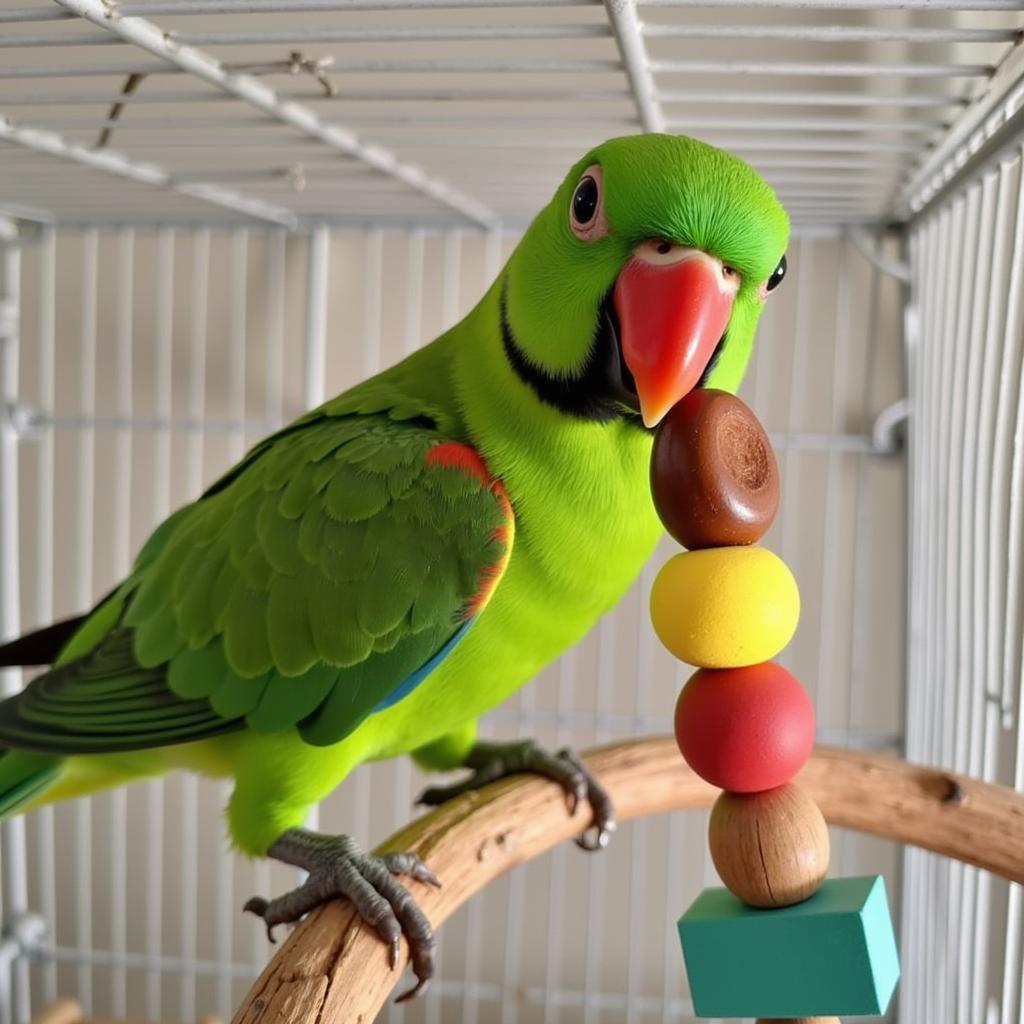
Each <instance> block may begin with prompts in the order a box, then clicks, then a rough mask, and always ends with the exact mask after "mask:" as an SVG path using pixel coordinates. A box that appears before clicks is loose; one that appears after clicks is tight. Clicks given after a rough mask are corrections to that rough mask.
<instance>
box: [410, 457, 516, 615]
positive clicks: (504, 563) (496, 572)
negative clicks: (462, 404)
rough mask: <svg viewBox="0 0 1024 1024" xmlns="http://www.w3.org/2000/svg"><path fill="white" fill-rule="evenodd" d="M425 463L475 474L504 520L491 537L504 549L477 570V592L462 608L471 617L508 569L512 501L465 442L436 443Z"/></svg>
mask: <svg viewBox="0 0 1024 1024" xmlns="http://www.w3.org/2000/svg"><path fill="white" fill-rule="evenodd" d="M425 461H426V464H427V465H428V466H444V467H446V468H449V469H461V470H462V471H463V472H465V473H468V474H469V475H470V476H473V477H475V478H476V479H477V480H479V481H480V482H481V483H482V484H483V485H484V486H485V487H487V488H488V489H489V490H490V491H491V492H492V493H493V494H494V496H495V497H496V498H497V499H498V503H499V505H500V506H501V511H502V514H503V515H504V517H505V522H504V523H503V524H502V525H501V526H499V527H498V528H497V529H496V530H495V531H494V533H493V535H492V537H493V539H494V540H496V541H498V542H499V543H500V544H501V545H502V547H503V548H504V551H503V552H502V554H501V556H500V557H499V558H498V559H497V560H496V561H495V562H493V563H492V564H490V565H487V566H485V567H484V568H483V570H482V572H481V573H480V578H479V584H478V589H477V592H476V594H475V595H474V596H473V598H472V599H471V600H470V601H469V603H468V605H467V606H466V608H465V609H464V610H463V613H462V617H463V619H471V618H473V617H474V616H475V615H479V614H480V612H482V611H483V610H484V608H486V607H487V602H488V601H490V599H491V597H492V596H493V595H494V591H495V589H496V588H497V586H498V581H499V580H500V579H501V577H502V574H503V573H504V572H505V569H506V568H508V561H509V558H510V556H511V554H512V542H513V539H514V537H515V516H514V515H513V513H512V503H511V502H510V501H509V499H508V493H507V492H506V490H505V487H504V485H503V484H502V483H501V481H500V480H496V479H495V478H494V477H493V476H491V473H490V470H489V469H488V468H487V463H486V462H484V460H483V459H482V458H481V457H480V454H479V452H477V450H476V449H475V448H473V447H471V446H470V445H468V444H461V443H460V442H458V441H444V442H442V443H441V444H438V445H435V446H434V447H433V448H431V449H430V451H429V452H427V457H426V460H425Z"/></svg>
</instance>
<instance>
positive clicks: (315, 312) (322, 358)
mask: <svg viewBox="0 0 1024 1024" xmlns="http://www.w3.org/2000/svg"><path fill="white" fill-rule="evenodd" d="M330 258H331V232H330V229H329V228H328V227H327V226H326V225H323V224H320V225H318V226H317V227H315V228H313V230H312V232H311V233H310V236H309V269H308V272H307V277H306V285H307V290H306V345H305V352H304V356H303V366H304V370H305V373H304V377H303V388H302V402H303V405H304V406H305V408H307V409H312V408H314V407H315V406H318V405H320V403H321V402H323V400H324V370H325V367H326V363H327V282H328V275H329V273H330Z"/></svg>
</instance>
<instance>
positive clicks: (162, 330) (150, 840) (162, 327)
mask: <svg viewBox="0 0 1024 1024" xmlns="http://www.w3.org/2000/svg"><path fill="white" fill-rule="evenodd" d="M156 246H157V252H156V304H155V308H154V316H155V324H154V328H155V331H154V333H155V338H156V350H155V353H154V360H153V396H154V402H153V408H154V412H155V413H156V418H157V421H158V422H159V423H161V424H170V422H171V415H172V412H173V398H174V396H173V354H174V349H173V345H174V250H175V235H174V231H173V229H171V228H161V229H160V231H159V232H157V239H156ZM152 469H153V473H152V481H151V486H152V494H153V499H152V501H153V507H152V515H153V525H154V526H156V525H157V524H158V523H160V522H162V521H163V520H164V519H165V518H166V517H167V515H168V514H169V513H170V511H171V431H170V427H169V426H161V427H160V429H159V430H157V431H156V435H155V437H154V438H153V467H152ZM144 792H145V794H146V829H147V833H148V834H147V837H146V842H147V845H146V889H147V894H148V898H147V900H146V915H145V934H146V940H145V942H146V953H147V954H148V955H149V956H151V957H153V958H154V959H156V958H158V957H159V956H160V954H161V951H162V949H163V927H164V808H165V806H166V792H165V788H164V782H163V780H162V779H150V780H149V781H147V782H146V784H145V787H144ZM162 990H163V985H162V975H161V972H160V970H159V969H158V968H156V967H152V968H149V969H147V971H146V1014H147V1016H148V1017H149V1018H150V1019H151V1020H158V1019H159V1018H160V1016H161V1006H162V995H163V991H162Z"/></svg>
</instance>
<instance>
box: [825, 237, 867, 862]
mask: <svg viewBox="0 0 1024 1024" xmlns="http://www.w3.org/2000/svg"><path fill="white" fill-rule="evenodd" d="M877 244H879V245H880V244H881V238H879V239H878V240H877ZM846 270H848V267H844V269H843V270H842V271H841V273H842V275H843V278H842V280H845V279H846ZM840 284H841V288H842V290H845V292H846V297H845V301H844V298H843V295H842V294H840V295H839V296H837V311H838V310H839V309H841V308H843V307H846V308H845V312H844V313H842V314H840V315H842V316H843V317H844V321H843V322H846V320H845V318H846V317H849V316H852V315H853V310H852V304H851V303H850V294H849V293H850V289H849V286H848V284H847V285H846V286H845V287H843V286H842V281H841V282H840ZM881 290H882V275H881V273H880V272H879V270H878V269H877V268H876V267H872V268H871V277H870V279H869V282H868V296H867V308H868V317H867V324H866V337H865V340H864V345H865V348H866V350H867V351H866V353H865V357H864V389H863V393H862V397H861V415H863V416H867V415H868V413H869V409H870V396H871V389H872V379H873V375H874V361H875V358H876V356H877V354H878V335H879V326H880V325H879V319H880V312H881V310H880V306H881ZM837 328H838V330H839V331H840V334H839V337H840V338H841V339H842V344H843V346H844V348H848V346H849V332H848V330H846V329H845V328H843V327H841V326H840V325H839V323H837ZM840 367H842V369H841V370H840ZM835 368H836V371H837V373H839V372H842V373H843V374H844V375H845V374H846V372H847V369H848V358H847V356H846V355H844V356H843V357H842V358H841V359H839V358H837V361H836V366H835ZM837 379H841V378H837ZM837 429H841V428H840V427H837ZM829 458H830V459H831V458H832V453H829ZM867 471H868V457H867V456H866V455H864V454H860V455H858V456H857V465H856V467H855V472H854V492H853V543H852V551H853V553H854V558H853V566H852V570H851V573H852V577H853V579H852V580H851V590H852V592H853V596H852V599H851V601H850V642H849V649H848V651H847V655H846V665H847V671H846V726H847V729H850V728H852V727H853V723H854V722H855V721H856V720H857V717H858V715H857V712H858V710H859V709H858V707H857V697H858V695H860V694H861V693H862V692H863V689H864V687H863V686H862V683H863V681H864V675H865V670H864V661H865V653H864V652H865V648H866V647H867V645H868V642H869V641H868V639H867V637H866V621H867V609H868V607H869V604H870V602H871V599H872V597H871V589H870V585H869V584H870V582H871V581H870V577H869V572H868V570H869V566H868V565H867V564H866V562H862V560H861V559H860V558H857V557H856V554H857V552H860V551H865V550H869V549H870V538H871V531H870V525H869V524H868V522H867V519H868V502H867V501H866V499H865V492H866V491H867V486H868V479H867V476H868V473H867ZM833 485H834V481H830V483H829V486H830V487H831V486H833ZM835 586H836V582H835V578H834V577H833V583H832V586H831V587H829V589H828V590H827V591H826V594H825V600H826V602H828V601H829V600H830V599H829V594H834V592H835ZM819 642H820V643H821V644H822V645H824V644H825V643H826V642H830V641H826V640H825V639H824V638H822V640H820V641H819ZM819 678H821V677H820V676H819ZM849 850H850V843H849V841H848V840H847V841H846V842H844V843H843V856H842V859H841V861H840V865H841V866H840V871H841V873H844V874H845V873H847V863H848V858H849Z"/></svg>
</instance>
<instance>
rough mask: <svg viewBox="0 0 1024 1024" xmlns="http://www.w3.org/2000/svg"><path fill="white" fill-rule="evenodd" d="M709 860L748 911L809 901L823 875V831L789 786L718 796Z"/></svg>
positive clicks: (817, 815) (811, 805) (803, 796)
mask: <svg viewBox="0 0 1024 1024" xmlns="http://www.w3.org/2000/svg"><path fill="white" fill-rule="evenodd" d="M708 846H709V847H710V848H711V859H712V860H713V861H714V862H715V867H716V868H717V869H718V874H719V875H720V876H721V878H722V881H723V882H724V883H725V885H726V886H727V887H728V889H729V890H730V891H731V892H732V893H733V894H734V895H735V896H737V897H738V898H739V899H741V900H743V902H744V903H747V904H749V905H750V906H752V907H788V906H790V905H792V904H793V903H800V902H801V901H802V900H805V899H807V898H808V897H809V896H813V895H814V893H815V892H817V890H818V887H819V886H820V885H821V883H822V881H823V879H824V878H825V874H826V872H827V871H828V859H829V840H828V828H827V827H826V825H825V819H824V818H823V817H822V814H821V811H820V810H818V805H817V804H816V803H815V802H814V801H813V800H812V799H811V798H810V797H809V796H808V795H807V793H806V792H805V791H804V790H803V789H801V788H800V787H799V786H797V785H794V784H793V783H789V784H787V785H785V786H780V787H779V788H778V789H770V790H767V791H766V792H763V793H722V795H721V796H719V798H718V799H717V800H716V801H715V806H714V808H713V809H712V811H711V824H710V828H709V830H708Z"/></svg>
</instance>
